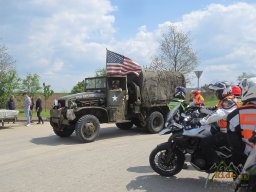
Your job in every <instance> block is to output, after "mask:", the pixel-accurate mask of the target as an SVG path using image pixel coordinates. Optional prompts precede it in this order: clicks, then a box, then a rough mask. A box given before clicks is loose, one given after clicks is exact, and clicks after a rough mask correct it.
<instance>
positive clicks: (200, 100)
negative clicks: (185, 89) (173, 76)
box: [190, 89, 204, 106]
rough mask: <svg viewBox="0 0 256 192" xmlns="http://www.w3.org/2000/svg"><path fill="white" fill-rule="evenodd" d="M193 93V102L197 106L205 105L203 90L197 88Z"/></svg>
mask: <svg viewBox="0 0 256 192" xmlns="http://www.w3.org/2000/svg"><path fill="white" fill-rule="evenodd" d="M192 94H193V102H192V103H191V104H193V105H197V106H204V97H203V96H202V95H201V91H200V90H197V89H196V90H192ZM191 104H190V105H191Z"/></svg>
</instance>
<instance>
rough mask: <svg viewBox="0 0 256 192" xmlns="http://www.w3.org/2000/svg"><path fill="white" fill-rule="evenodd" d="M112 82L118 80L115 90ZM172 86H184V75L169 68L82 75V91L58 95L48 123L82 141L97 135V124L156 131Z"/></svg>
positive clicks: (169, 98)
mask: <svg viewBox="0 0 256 192" xmlns="http://www.w3.org/2000/svg"><path fill="white" fill-rule="evenodd" d="M113 81H118V82H119V85H120V88H119V89H112V82H113ZM176 86H185V79H184V76H183V75H182V74H180V73H173V72H169V71H150V70H143V71H142V72H141V73H140V75H139V76H137V75H135V74H133V73H131V74H128V75H126V76H119V75H111V76H104V77H103V76H102V77H92V78H85V92H83V93H77V94H72V95H68V96H64V97H61V98H60V99H59V100H58V107H55V108H53V109H51V111H50V124H51V126H52V127H53V131H54V132H55V134H56V135H58V136H60V137H68V136H70V135H71V134H72V133H73V132H74V131H75V132H76V135H77V136H78V137H79V138H80V139H81V141H82V142H92V141H94V140H95V139H96V138H97V137H98V135H99V130H100V123H115V124H116V126H117V127H118V128H119V129H124V130H127V129H131V128H132V127H133V125H135V126H137V127H141V128H143V129H145V130H147V131H148V132H149V133H158V132H159V131H160V130H161V129H162V128H163V126H164V121H165V117H166V114H167V113H168V107H167V103H168V102H169V101H170V100H171V99H172V97H173V93H174V89H175V87H176Z"/></svg>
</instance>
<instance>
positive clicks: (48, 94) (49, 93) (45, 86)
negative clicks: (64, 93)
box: [43, 83, 54, 110]
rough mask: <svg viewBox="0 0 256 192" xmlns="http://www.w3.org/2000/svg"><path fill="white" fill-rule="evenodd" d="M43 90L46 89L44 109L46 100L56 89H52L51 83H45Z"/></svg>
mask: <svg viewBox="0 0 256 192" xmlns="http://www.w3.org/2000/svg"><path fill="white" fill-rule="evenodd" d="M43 90H44V105H45V106H44V109H45V110H46V100H47V99H48V98H49V97H50V96H51V95H53V93H54V91H53V90H52V89H51V85H46V84H45V83H43Z"/></svg>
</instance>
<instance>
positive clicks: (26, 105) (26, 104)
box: [22, 93, 31, 127]
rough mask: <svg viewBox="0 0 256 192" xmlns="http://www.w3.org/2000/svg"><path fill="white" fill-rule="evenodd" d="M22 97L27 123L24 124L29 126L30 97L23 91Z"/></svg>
mask: <svg viewBox="0 0 256 192" xmlns="http://www.w3.org/2000/svg"><path fill="white" fill-rule="evenodd" d="M22 95H23V97H24V111H25V114H26V118H27V124H26V126H27V127H29V126H30V105H31V99H30V97H29V96H28V94H27V93H23V94H22Z"/></svg>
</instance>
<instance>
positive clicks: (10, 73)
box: [0, 45, 19, 108]
mask: <svg viewBox="0 0 256 192" xmlns="http://www.w3.org/2000/svg"><path fill="white" fill-rule="evenodd" d="M14 63H15V61H14V59H13V58H12V57H11V56H10V55H9V54H8V49H7V48H6V47H5V46H4V45H0V108H5V107H6V102H7V100H8V99H9V97H10V96H11V95H12V94H13V93H14V92H15V90H16V88H17V87H18V82H19V78H18V76H17V72H16V69H15V67H14V65H13V64H14Z"/></svg>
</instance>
